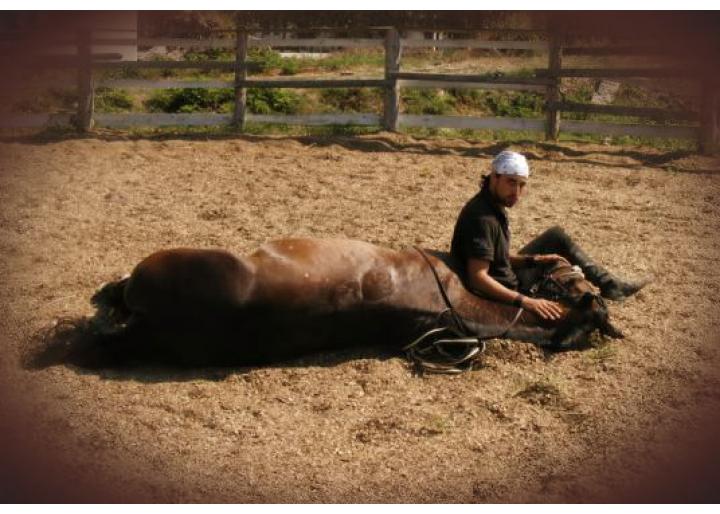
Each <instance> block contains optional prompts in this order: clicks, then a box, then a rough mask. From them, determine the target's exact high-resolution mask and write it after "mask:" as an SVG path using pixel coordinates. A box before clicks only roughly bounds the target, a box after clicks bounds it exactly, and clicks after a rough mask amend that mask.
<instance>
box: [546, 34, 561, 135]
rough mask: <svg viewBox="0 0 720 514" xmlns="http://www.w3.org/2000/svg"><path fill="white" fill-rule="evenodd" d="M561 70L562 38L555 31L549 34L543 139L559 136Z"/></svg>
mask: <svg viewBox="0 0 720 514" xmlns="http://www.w3.org/2000/svg"><path fill="white" fill-rule="evenodd" d="M561 69H562V38H561V36H560V33H559V32H558V31H557V30H553V31H552V32H551V33H550V41H549V48H548V78H549V79H550V82H551V83H550V85H548V87H547V91H546V93H545V104H546V107H545V108H546V109H547V111H546V114H547V118H546V121H545V139H549V140H553V141H557V138H558V136H559V135H560V111H558V109H557V103H558V102H559V101H560V81H561V78H560V77H558V73H559V72H560V70H561Z"/></svg>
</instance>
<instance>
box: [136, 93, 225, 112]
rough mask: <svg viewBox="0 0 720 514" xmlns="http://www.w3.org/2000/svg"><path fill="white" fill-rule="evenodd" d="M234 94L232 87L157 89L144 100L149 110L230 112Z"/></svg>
mask: <svg viewBox="0 0 720 514" xmlns="http://www.w3.org/2000/svg"><path fill="white" fill-rule="evenodd" d="M234 100H235V94H234V92H233V90H232V89H224V88H223V89H199V88H183V89H159V90H157V91H155V92H154V93H153V94H152V95H151V96H150V98H148V99H147V100H145V108H146V109H147V110H148V111H150V112H170V113H175V112H180V113H191V112H209V111H215V112H231V111H232V107H233V102H234Z"/></svg>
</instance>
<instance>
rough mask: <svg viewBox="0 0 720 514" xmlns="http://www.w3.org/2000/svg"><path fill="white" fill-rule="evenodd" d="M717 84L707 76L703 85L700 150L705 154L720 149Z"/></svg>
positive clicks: (719, 105) (719, 106)
mask: <svg viewBox="0 0 720 514" xmlns="http://www.w3.org/2000/svg"><path fill="white" fill-rule="evenodd" d="M715 84H716V82H715V81H714V80H713V79H712V78H711V77H707V78H705V79H703V82H702V86H701V101H700V102H701V106H700V151H701V152H702V153H703V154H705V155H710V154H712V153H715V152H717V151H718V150H720V126H719V124H720V113H719V111H720V101H719V100H718V92H717V87H715Z"/></svg>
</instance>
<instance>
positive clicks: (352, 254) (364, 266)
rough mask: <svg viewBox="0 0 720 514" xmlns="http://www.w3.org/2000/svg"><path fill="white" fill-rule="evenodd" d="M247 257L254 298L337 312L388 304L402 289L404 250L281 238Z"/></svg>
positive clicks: (262, 301)
mask: <svg viewBox="0 0 720 514" xmlns="http://www.w3.org/2000/svg"><path fill="white" fill-rule="evenodd" d="M248 259H249V260H250V262H252V264H253V266H254V269H255V270H256V287H255V290H254V294H253V299H254V300H255V301H257V302H261V303H278V302H281V303H283V304H284V305H286V306H288V307H293V306H298V307H300V306H313V307H316V308H318V309H321V310H325V309H331V310H338V309H343V308H348V307H353V306H358V305H362V304H366V303H377V302H381V301H384V300H389V299H390V298H392V297H393V295H394V294H396V293H397V292H398V291H399V290H400V289H401V288H402V285H403V282H404V278H403V276H402V275H403V273H404V269H405V265H404V263H402V262H401V261H402V259H403V256H402V252H397V251H395V250H391V249H388V248H382V247H378V246H375V245H372V244H370V243H365V242H363V241H355V240H349V239H313V238H305V239H281V240H276V241H272V242H269V243H267V244H265V245H263V246H262V247H260V248H259V249H258V250H257V251H256V252H255V253H253V254H251V255H250V256H249V257H248Z"/></svg>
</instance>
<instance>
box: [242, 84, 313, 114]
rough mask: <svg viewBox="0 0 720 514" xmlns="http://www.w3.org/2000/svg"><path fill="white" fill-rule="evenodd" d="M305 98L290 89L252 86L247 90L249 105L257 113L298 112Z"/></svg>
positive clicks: (251, 110)
mask: <svg viewBox="0 0 720 514" xmlns="http://www.w3.org/2000/svg"><path fill="white" fill-rule="evenodd" d="M302 101H303V98H302V97H301V96H300V95H299V94H298V93H296V92H294V91H292V90H289V89H270V88H269V89H260V88H250V89H248V92H247V106H248V109H249V110H250V112H252V113H255V114H272V113H281V114H297V113H298V112H299V111H300V106H301V104H302Z"/></svg>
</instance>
